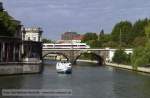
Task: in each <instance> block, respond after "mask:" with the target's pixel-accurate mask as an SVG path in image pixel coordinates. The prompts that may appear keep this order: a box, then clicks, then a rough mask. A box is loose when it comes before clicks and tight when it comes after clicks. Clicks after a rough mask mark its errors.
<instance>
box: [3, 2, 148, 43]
mask: <svg viewBox="0 0 150 98" xmlns="http://www.w3.org/2000/svg"><path fill="white" fill-rule="evenodd" d="M1 1H3V3H4V7H5V9H6V10H7V11H8V12H9V13H10V14H11V15H12V16H13V17H15V18H16V19H18V20H21V21H22V24H24V25H25V26H27V27H30V26H40V27H42V28H43V30H44V34H43V36H44V37H47V38H50V39H53V40H57V39H60V35H61V34H62V33H63V32H65V31H75V32H80V33H81V34H83V33H85V32H99V31H100V30H101V29H102V28H103V29H104V31H105V32H108V33H109V32H111V30H112V28H113V26H114V25H115V24H116V23H117V22H119V21H121V20H130V21H132V22H134V21H136V20H138V19H139V18H140V19H143V18H146V17H147V18H149V16H150V0H1Z"/></svg>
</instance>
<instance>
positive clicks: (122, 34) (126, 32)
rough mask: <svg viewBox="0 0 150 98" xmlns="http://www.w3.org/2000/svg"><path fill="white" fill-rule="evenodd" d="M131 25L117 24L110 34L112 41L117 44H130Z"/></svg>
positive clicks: (127, 22)
mask: <svg viewBox="0 0 150 98" xmlns="http://www.w3.org/2000/svg"><path fill="white" fill-rule="evenodd" d="M131 34H132V23H131V22H129V21H121V22H119V23H117V24H116V25H115V26H114V28H113V30H112V33H111V37H112V41H114V42H116V43H119V42H120V40H121V41H122V42H124V43H125V44H130V43H131Z"/></svg>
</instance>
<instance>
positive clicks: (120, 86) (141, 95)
mask: <svg viewBox="0 0 150 98" xmlns="http://www.w3.org/2000/svg"><path fill="white" fill-rule="evenodd" d="M81 65H82V66H74V67H73V73H72V74H71V75H63V74H57V73H56V70H55V66H54V65H47V66H45V70H44V72H43V74H32V75H13V76H1V77H0V88H3V89H4V88H5V89H8V88H9V89H11V88H17V89H19V88H21V89H72V96H66V97H64V96H60V97H58V96H57V97H56V96H53V97H50V96H49V97H2V98H150V75H149V74H143V73H136V72H132V71H127V70H122V69H116V68H112V67H106V66H105V67H104V66H103V67H98V66H94V67H92V66H85V65H86V64H84V65H83V64H81ZM90 65H91V64H90ZM0 98H1V97H0Z"/></svg>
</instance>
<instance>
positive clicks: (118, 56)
mask: <svg viewBox="0 0 150 98" xmlns="http://www.w3.org/2000/svg"><path fill="white" fill-rule="evenodd" d="M112 60H113V62H114V63H118V64H127V63H129V62H130V56H128V54H126V53H125V52H124V50H123V49H119V50H116V51H115V54H114V56H113V59H112Z"/></svg>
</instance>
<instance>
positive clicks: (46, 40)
mask: <svg viewBox="0 0 150 98" xmlns="http://www.w3.org/2000/svg"><path fill="white" fill-rule="evenodd" d="M42 42H43V43H53V41H51V40H49V39H47V38H43V39H42Z"/></svg>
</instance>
